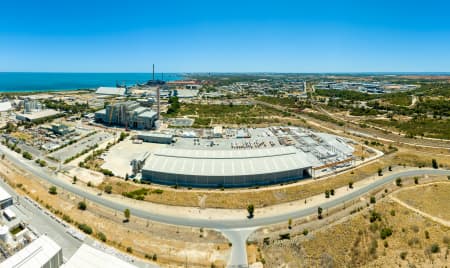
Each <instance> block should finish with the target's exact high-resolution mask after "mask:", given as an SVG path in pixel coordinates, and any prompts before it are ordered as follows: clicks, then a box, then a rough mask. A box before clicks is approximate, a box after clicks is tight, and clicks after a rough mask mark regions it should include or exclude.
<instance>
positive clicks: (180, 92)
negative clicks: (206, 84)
mask: <svg viewBox="0 0 450 268" xmlns="http://www.w3.org/2000/svg"><path fill="white" fill-rule="evenodd" d="M198 92H199V91H198V90H197V89H175V90H174V93H173V95H174V96H177V97H178V98H181V99H183V98H195V97H197V96H198Z"/></svg>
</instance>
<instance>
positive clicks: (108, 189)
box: [105, 185, 112, 194]
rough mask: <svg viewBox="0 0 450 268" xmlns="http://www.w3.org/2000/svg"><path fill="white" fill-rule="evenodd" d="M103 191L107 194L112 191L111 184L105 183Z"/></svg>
mask: <svg viewBox="0 0 450 268" xmlns="http://www.w3.org/2000/svg"><path fill="white" fill-rule="evenodd" d="M105 193H107V194H110V193H112V186H111V185H106V186H105Z"/></svg>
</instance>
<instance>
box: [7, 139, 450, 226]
mask: <svg viewBox="0 0 450 268" xmlns="http://www.w3.org/2000/svg"><path fill="white" fill-rule="evenodd" d="M0 150H1V151H3V152H4V153H5V154H6V155H7V156H9V157H8V159H9V160H10V161H12V162H13V163H14V164H16V165H18V166H20V167H22V168H23V169H25V170H27V171H28V172H30V173H32V174H33V175H35V176H38V177H40V178H42V179H45V180H47V181H48V182H50V183H52V184H54V185H55V186H57V187H60V188H63V189H64V190H67V191H70V192H72V193H74V194H76V195H79V196H81V197H83V198H86V199H88V200H90V201H92V202H95V203H98V204H100V205H103V206H105V207H108V208H111V209H114V210H117V211H121V212H122V211H124V210H125V209H126V208H129V209H130V211H131V215H134V216H137V217H141V218H144V219H149V220H152V221H157V222H162V223H167V224H173V225H184V226H190V227H204V228H211V229H220V230H223V229H234V228H248V227H258V226H264V225H270V224H275V223H279V222H284V221H287V220H288V219H291V218H292V219H294V218H300V217H304V216H308V215H311V214H315V213H316V212H317V207H311V208H304V209H299V210H293V211H291V212H288V213H284V214H280V215H275V216H267V217H260V218H257V217H255V218H253V219H248V218H243V219H235V220H220V219H191V218H186V217H183V215H177V216H173V215H161V214H157V213H153V212H152V211H148V210H142V209H137V208H130V207H127V206H125V205H123V204H121V203H119V202H117V201H113V200H109V199H105V198H103V197H102V196H98V195H95V194H92V193H89V192H85V191H83V190H82V189H80V188H78V187H76V186H74V185H73V184H71V183H69V182H66V181H63V180H60V179H57V178H55V177H54V176H53V175H52V174H49V173H47V172H44V170H43V169H40V168H37V167H35V166H33V165H32V164H31V163H27V160H25V159H23V158H21V157H20V158H18V157H15V156H13V155H12V153H11V152H10V151H9V150H7V149H6V150H5V149H4V147H1V149H0ZM28 162H29V161H28ZM425 174H429V175H450V170H442V169H434V170H430V169H417V170H409V171H404V172H400V173H395V174H392V175H388V176H386V177H384V178H382V179H379V180H376V181H374V182H373V183H371V184H369V185H367V186H364V187H362V188H359V189H357V190H353V191H351V192H349V193H348V194H346V195H344V196H341V197H337V198H334V199H330V200H329V201H327V202H324V203H322V204H321V205H320V206H321V207H322V208H323V209H327V208H332V207H335V206H337V205H340V204H343V203H344V202H348V201H351V200H353V199H355V198H358V197H359V196H361V195H363V194H365V193H367V192H370V191H371V190H373V189H375V188H377V187H379V186H381V185H383V184H386V183H389V182H392V181H394V180H395V179H397V178H399V177H408V176H420V175H425Z"/></svg>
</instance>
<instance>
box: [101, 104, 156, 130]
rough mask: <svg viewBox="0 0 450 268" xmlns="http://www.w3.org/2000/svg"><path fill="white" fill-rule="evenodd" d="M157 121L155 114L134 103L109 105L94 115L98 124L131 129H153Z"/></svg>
mask: <svg viewBox="0 0 450 268" xmlns="http://www.w3.org/2000/svg"><path fill="white" fill-rule="evenodd" d="M157 119H158V113H157V112H155V111H153V110H151V109H150V108H147V107H142V106H141V105H140V104H139V103H138V102H136V101H127V102H119V103H115V104H110V105H108V106H106V109H103V110H100V111H98V112H96V113H95V120H96V121H97V122H99V123H103V124H108V125H116V126H124V127H126V128H133V129H153V128H155V122H156V120H157Z"/></svg>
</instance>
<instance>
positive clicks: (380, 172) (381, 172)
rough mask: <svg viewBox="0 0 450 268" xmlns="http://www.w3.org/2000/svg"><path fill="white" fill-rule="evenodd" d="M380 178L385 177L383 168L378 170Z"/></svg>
mask: <svg viewBox="0 0 450 268" xmlns="http://www.w3.org/2000/svg"><path fill="white" fill-rule="evenodd" d="M378 176H383V170H382V169H381V168H378Z"/></svg>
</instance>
